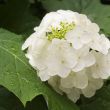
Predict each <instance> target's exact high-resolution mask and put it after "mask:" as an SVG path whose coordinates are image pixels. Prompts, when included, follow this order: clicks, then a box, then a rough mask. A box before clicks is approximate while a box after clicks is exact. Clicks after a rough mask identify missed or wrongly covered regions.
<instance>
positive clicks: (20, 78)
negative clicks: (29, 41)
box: [0, 29, 79, 110]
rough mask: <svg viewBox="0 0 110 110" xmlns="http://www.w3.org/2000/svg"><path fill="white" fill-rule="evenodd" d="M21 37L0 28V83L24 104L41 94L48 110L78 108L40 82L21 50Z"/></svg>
mask: <svg viewBox="0 0 110 110" xmlns="http://www.w3.org/2000/svg"><path fill="white" fill-rule="evenodd" d="M22 43H23V39H22V37H21V36H19V35H15V34H13V33H11V32H8V31H5V30H3V29H0V84H1V85H2V86H4V87H6V88H8V90H10V91H11V92H13V93H14V94H15V95H16V96H17V97H18V98H19V99H20V100H21V101H22V103H23V104H24V105H25V104H26V102H27V101H31V100H32V99H33V98H34V97H36V96H38V95H43V96H44V97H45V99H46V102H47V104H48V108H49V110H79V109H78V107H77V106H76V105H75V104H74V103H73V102H71V101H70V100H68V99H67V98H66V97H65V96H61V95H59V94H57V93H56V92H55V91H53V90H52V89H51V88H50V87H49V86H48V85H47V84H45V83H43V82H41V81H40V80H39V78H38V77H37V74H36V71H34V70H33V69H32V68H31V66H30V65H29V64H28V62H27V59H26V58H25V56H24V53H23V52H22V51H21V45H22Z"/></svg>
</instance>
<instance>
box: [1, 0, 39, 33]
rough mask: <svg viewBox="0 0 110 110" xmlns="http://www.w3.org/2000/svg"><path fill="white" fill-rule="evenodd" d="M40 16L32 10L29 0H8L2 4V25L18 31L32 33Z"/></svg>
mask: <svg viewBox="0 0 110 110" xmlns="http://www.w3.org/2000/svg"><path fill="white" fill-rule="evenodd" d="M38 23H39V18H37V17H36V16H33V15H32V13H31V12H30V4H29V1H28V0H6V2H5V3H3V4H0V27H3V28H6V29H8V30H11V31H13V32H16V33H23V34H28V33H29V34H30V33H31V32H32V30H33V27H35V26H36V25H37V24H38Z"/></svg>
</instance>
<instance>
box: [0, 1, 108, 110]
mask: <svg viewBox="0 0 110 110" xmlns="http://www.w3.org/2000/svg"><path fill="white" fill-rule="evenodd" d="M58 9H65V10H68V9H70V10H73V11H77V12H80V13H84V14H87V15H88V17H89V18H90V19H91V20H92V21H93V22H96V23H98V24H99V26H100V28H101V32H103V33H105V34H106V35H107V37H109V36H110V5H105V4H102V3H101V2H100V0H77V1H76V0H0V28H4V29H0V85H1V86H0V110H93V109H95V110H109V109H110V83H109V80H108V81H106V82H105V85H104V87H103V88H102V89H101V90H99V91H97V93H96V95H95V96H94V97H92V98H90V99H86V98H84V97H83V96H81V99H80V100H79V101H78V102H77V103H76V104H73V103H72V102H71V101H69V100H68V99H67V98H66V97H65V96H61V95H59V94H57V93H56V92H54V91H53V90H52V89H51V87H49V86H48V85H47V84H44V83H42V82H41V81H40V80H39V78H37V76H36V72H35V71H34V70H33V69H32V68H31V67H30V65H28V62H27V59H26V58H25V57H24V53H23V52H22V51H21V45H22V43H23V42H24V40H25V39H26V38H27V37H28V36H29V35H30V34H31V33H32V32H33V27H35V26H37V25H39V23H40V21H41V19H42V18H43V16H44V15H45V14H46V13H48V12H50V11H56V10H58ZM6 30H8V31H6ZM9 31H10V32H9ZM14 33H15V34H14ZM24 105H25V107H24Z"/></svg>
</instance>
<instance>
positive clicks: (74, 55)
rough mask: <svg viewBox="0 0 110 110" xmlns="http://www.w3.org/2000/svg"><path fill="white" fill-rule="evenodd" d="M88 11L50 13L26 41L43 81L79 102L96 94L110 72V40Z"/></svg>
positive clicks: (31, 62) (31, 61) (24, 46)
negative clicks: (88, 16)
mask: <svg viewBox="0 0 110 110" xmlns="http://www.w3.org/2000/svg"><path fill="white" fill-rule="evenodd" d="M99 30H100V29H99V26H98V25H97V24H96V23H92V22H91V21H90V20H89V19H88V18H87V16H86V15H84V14H79V13H77V12H73V11H70V10H67V11H64V10H58V11H57V12H50V13H48V14H47V15H46V16H45V17H44V18H43V20H42V22H41V24H40V25H39V26H38V27H36V28H35V32H34V33H33V34H32V35H31V36H30V37H29V38H28V39H27V40H26V41H25V43H24V44H23V46H22V49H23V50H24V49H26V48H28V50H27V53H26V57H27V58H28V59H29V63H30V64H31V65H32V66H33V67H34V68H35V69H36V70H37V71H38V72H37V74H38V76H39V77H40V79H41V80H42V81H48V83H49V84H50V85H51V86H52V87H53V88H54V89H55V90H56V91H57V92H58V93H60V94H63V93H65V94H66V95H67V96H68V98H69V99H71V100H72V101H74V102H76V101H77V100H78V99H79V98H80V95H81V94H83V95H84V96H85V97H92V96H93V95H94V94H95V92H96V90H98V89H100V88H101V87H102V85H103V83H104V80H105V79H107V78H108V77H109V76H110V50H109V48H110V42H109V40H108V39H107V38H106V37H105V35H104V34H100V33H99Z"/></svg>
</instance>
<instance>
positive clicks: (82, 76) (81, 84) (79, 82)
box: [73, 71, 88, 89]
mask: <svg viewBox="0 0 110 110" xmlns="http://www.w3.org/2000/svg"><path fill="white" fill-rule="evenodd" d="M73 83H74V87H76V88H80V89H83V88H85V87H86V86H87V85H88V77H87V75H86V73H85V71H80V72H78V73H76V74H75V75H74V79H73Z"/></svg>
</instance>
